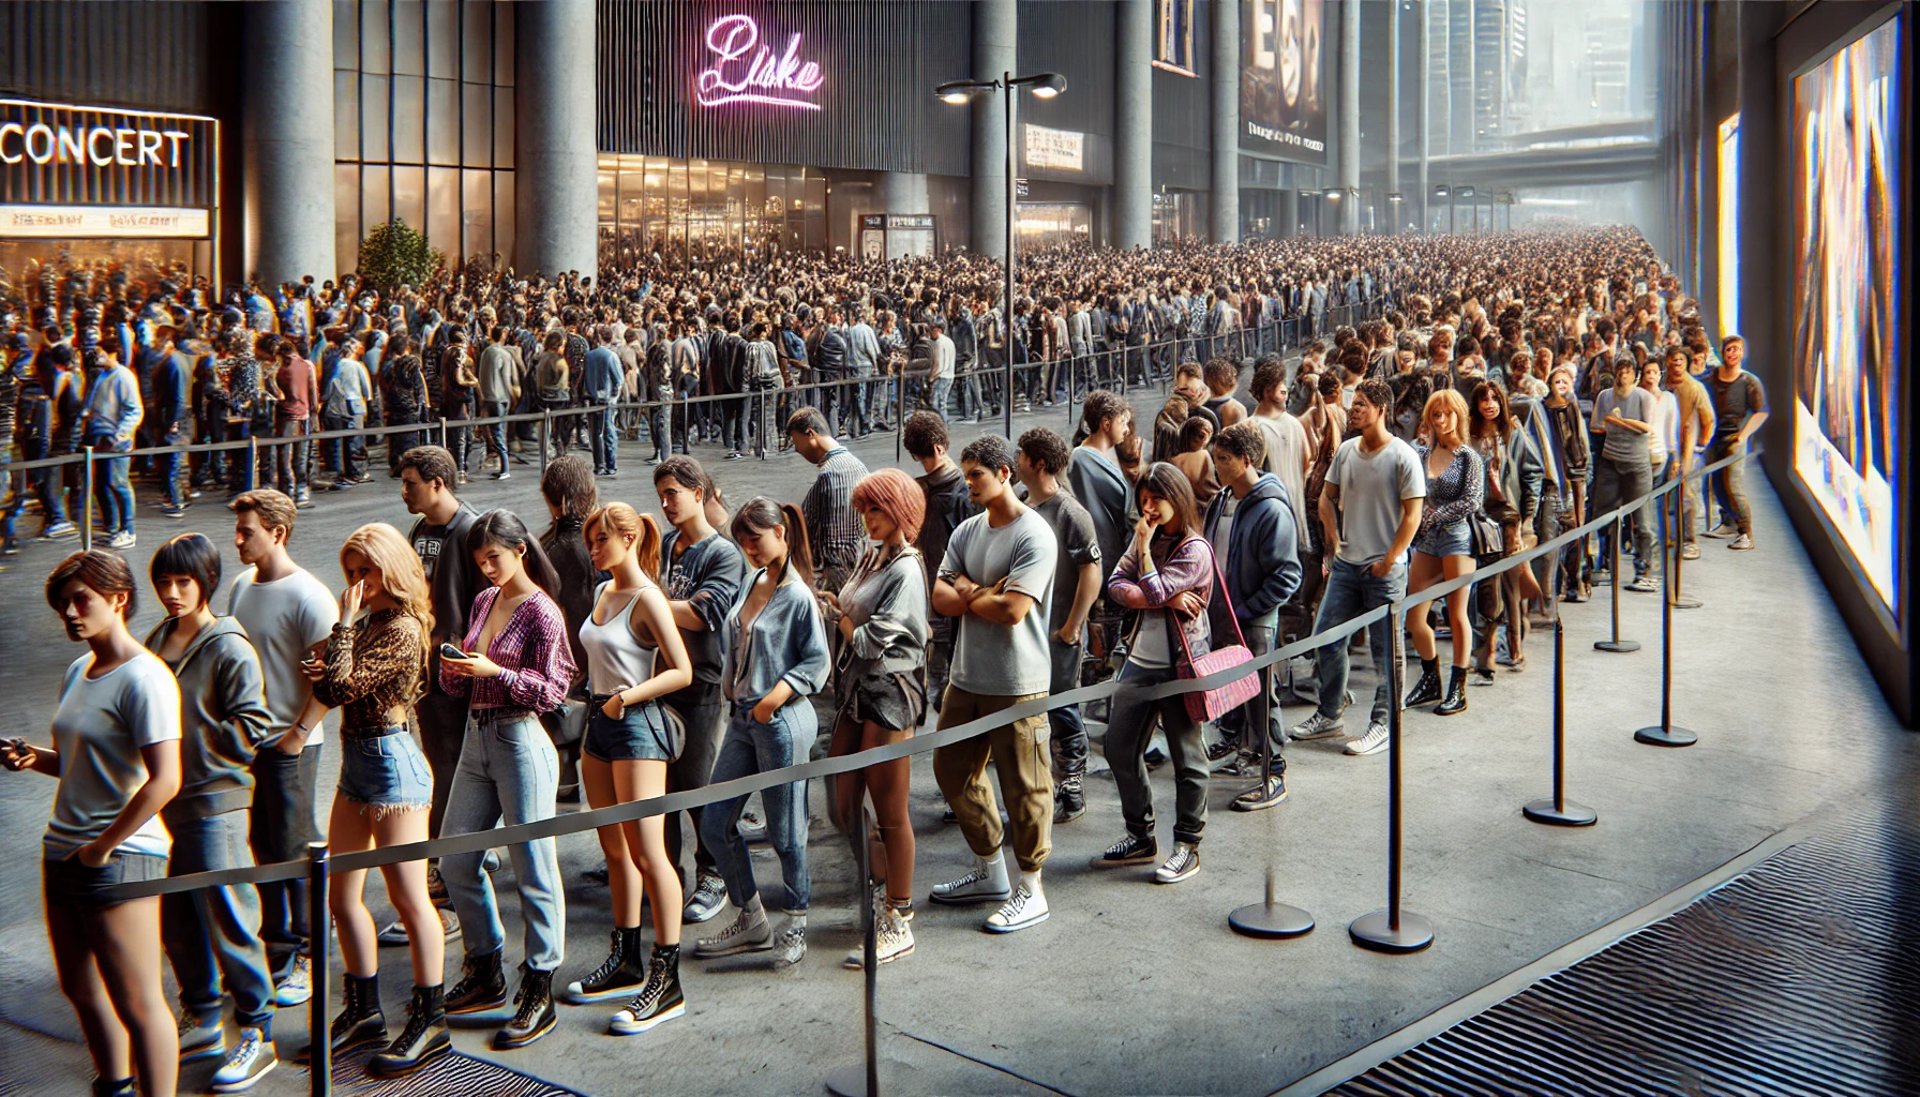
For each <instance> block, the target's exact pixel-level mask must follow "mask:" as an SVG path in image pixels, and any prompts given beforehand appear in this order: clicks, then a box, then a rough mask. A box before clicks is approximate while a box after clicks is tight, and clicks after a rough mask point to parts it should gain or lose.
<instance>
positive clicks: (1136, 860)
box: [1087, 850, 1160, 868]
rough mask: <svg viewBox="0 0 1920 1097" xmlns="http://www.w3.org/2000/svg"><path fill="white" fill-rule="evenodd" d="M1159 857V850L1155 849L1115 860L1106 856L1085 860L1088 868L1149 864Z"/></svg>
mask: <svg viewBox="0 0 1920 1097" xmlns="http://www.w3.org/2000/svg"><path fill="white" fill-rule="evenodd" d="M1159 859H1160V851H1159V850H1155V851H1153V852H1152V853H1146V854H1142V855H1140V856H1138V857H1127V858H1124V859H1117V860H1109V859H1108V858H1105V857H1095V858H1094V859H1093V860H1091V861H1089V862H1087V866H1088V867H1089V868H1126V867H1127V866H1129V865H1150V864H1153V863H1154V862H1155V861H1158V860H1159Z"/></svg>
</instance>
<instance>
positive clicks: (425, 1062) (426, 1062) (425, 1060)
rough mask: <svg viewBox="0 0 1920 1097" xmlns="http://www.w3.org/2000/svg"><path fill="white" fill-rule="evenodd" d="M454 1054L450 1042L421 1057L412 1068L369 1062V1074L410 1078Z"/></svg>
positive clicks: (378, 1076) (382, 1076)
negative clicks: (385, 1065) (384, 1065)
mask: <svg viewBox="0 0 1920 1097" xmlns="http://www.w3.org/2000/svg"><path fill="white" fill-rule="evenodd" d="M452 1053H453V1042H452V1041H451V1040H449V1041H448V1042H447V1043H444V1044H441V1045H439V1046H438V1047H436V1048H434V1049H432V1050H431V1051H428V1052H427V1053H426V1054H424V1055H422V1056H420V1058H419V1059H418V1060H416V1061H415V1062H414V1063H413V1064H411V1065H410V1066H405V1067H382V1066H380V1065H379V1064H378V1063H374V1062H369V1063H368V1064H367V1073H368V1074H371V1075H373V1076H374V1077H375V1078H410V1077H412V1076H413V1075H415V1074H418V1073H420V1072H421V1071H423V1070H425V1069H427V1068H428V1067H430V1066H432V1065H433V1064H434V1063H435V1062H437V1061H438V1060H440V1059H441V1058H443V1057H445V1056H447V1055H451V1054H452Z"/></svg>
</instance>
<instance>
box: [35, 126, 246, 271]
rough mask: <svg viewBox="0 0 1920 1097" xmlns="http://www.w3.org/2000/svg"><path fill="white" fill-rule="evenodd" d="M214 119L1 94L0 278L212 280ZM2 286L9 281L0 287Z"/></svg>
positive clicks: (215, 251) (216, 217) (216, 223)
mask: <svg viewBox="0 0 1920 1097" xmlns="http://www.w3.org/2000/svg"><path fill="white" fill-rule="evenodd" d="M219 233H220V207H219V123H218V122H217V121H215V120H214V119H212V118H206V117H200V116H196V115H180V114H157V113H150V112H145V111H134V110H121V109H117V108H110V107H85V106H71V105H67V104H61V103H46V102H38V101H33V100H23V99H0V281H4V282H7V283H10V284H11V285H12V286H13V287H14V289H15V290H16V291H17V292H19V293H21V294H22V295H24V296H25V297H26V298H27V299H28V300H29V301H30V302H33V303H36V304H37V303H40V300H39V299H40V298H41V297H42V296H43V295H44V294H46V293H48V292H58V289H57V288H56V287H57V285H58V283H59V281H60V280H63V279H68V278H70V277H72V276H74V275H76V274H77V275H81V276H82V277H83V278H87V277H91V278H93V279H99V280H107V279H116V280H117V279H121V278H124V279H126V280H128V281H139V282H146V283H149V284H152V283H155V282H158V281H159V280H160V279H162V278H170V279H173V280H176V281H183V282H184V281H188V280H191V279H192V278H194V277H205V278H207V279H209V280H210V281H211V282H213V283H214V284H216V285H217V284H218V282H219V273H220V272H219V269H218V256H219V251H220V249H219ZM0 292H4V291H0Z"/></svg>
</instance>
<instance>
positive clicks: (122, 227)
mask: <svg viewBox="0 0 1920 1097" xmlns="http://www.w3.org/2000/svg"><path fill="white" fill-rule="evenodd" d="M211 224H212V218H211V217H210V216H209V215H208V212H207V211H206V210H203V209H174V208H167V207H156V206H0V237H13V238H16V239H28V238H41V239H66V238H78V237H97V236H114V237H122V238H125V239H135V238H140V239H149V240H151V239H174V238H179V237H185V236H206V235H207V234H208V233H209V232H210V231H211V228H210V226H211Z"/></svg>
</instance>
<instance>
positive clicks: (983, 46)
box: [973, 0, 1020, 259]
mask: <svg viewBox="0 0 1920 1097" xmlns="http://www.w3.org/2000/svg"><path fill="white" fill-rule="evenodd" d="M1019 32H1020V19H1019V16H1018V14H1017V13H1016V11H1015V8H1014V0H974V5H973V77H974V79H976V80H998V79H999V78H1000V77H1001V76H1002V75H1003V74H1005V73H1009V72H1012V73H1014V75H1016V76H1018V75H1019V73H1017V72H1014V69H1015V67H1016V66H1017V65H1018V64H1019V49H1018V47H1019ZM1008 98H1009V96H1008V94H1007V93H1006V92H1005V91H998V92H995V93H994V94H992V95H982V96H978V97H976V98H975V99H974V101H973V250H974V251H977V252H979V253H981V254H982V255H988V256H992V257H993V258H995V259H1005V258H1006V255H1007V133H1006V124H1007V116H1006V111H1007V109H1008Z"/></svg>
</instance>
